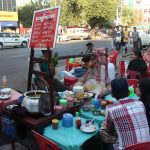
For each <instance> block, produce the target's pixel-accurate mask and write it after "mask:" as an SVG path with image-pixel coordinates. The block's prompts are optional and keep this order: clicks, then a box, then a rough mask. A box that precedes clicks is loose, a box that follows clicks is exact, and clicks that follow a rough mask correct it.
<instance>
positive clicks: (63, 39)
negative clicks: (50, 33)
mask: <svg viewBox="0 0 150 150" xmlns="http://www.w3.org/2000/svg"><path fill="white" fill-rule="evenodd" d="M58 38H60V39H58V40H60V41H62V42H64V41H70V37H69V36H67V35H65V34H64V35H59V36H58Z"/></svg>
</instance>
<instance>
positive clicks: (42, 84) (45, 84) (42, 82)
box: [34, 50, 69, 92]
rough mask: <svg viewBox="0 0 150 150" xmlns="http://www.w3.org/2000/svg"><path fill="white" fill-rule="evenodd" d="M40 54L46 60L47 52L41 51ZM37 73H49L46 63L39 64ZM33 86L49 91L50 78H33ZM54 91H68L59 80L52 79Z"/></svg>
mask: <svg viewBox="0 0 150 150" xmlns="http://www.w3.org/2000/svg"><path fill="white" fill-rule="evenodd" d="M42 54H43V59H46V60H47V59H48V51H47V50H42ZM39 69H40V70H39V71H42V72H46V73H48V72H49V68H48V63H47V62H42V63H41V64H39ZM34 81H35V84H36V85H37V87H38V88H39V89H40V90H46V89H47V88H48V89H49V88H50V87H49V82H50V78H49V77H44V76H38V75H36V76H35V79H34ZM54 89H55V91H56V92H63V91H65V90H69V88H68V87H66V86H64V84H62V83H61V82H60V81H59V80H57V79H54Z"/></svg>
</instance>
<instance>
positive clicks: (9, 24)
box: [0, 11, 18, 32]
mask: <svg viewBox="0 0 150 150" xmlns="http://www.w3.org/2000/svg"><path fill="white" fill-rule="evenodd" d="M17 29H18V13H17V12H7V11H1V12H0V31H3V32H14V31H15V32H16V31H17Z"/></svg>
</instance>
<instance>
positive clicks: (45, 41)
mask: <svg viewBox="0 0 150 150" xmlns="http://www.w3.org/2000/svg"><path fill="white" fill-rule="evenodd" d="M59 18H60V6H56V7H53V8H48V9H42V10H38V11H35V12H34V16H33V21H32V32H31V36H30V43H29V47H33V48H54V47H55V43H56V40H57V31H58V24H59Z"/></svg>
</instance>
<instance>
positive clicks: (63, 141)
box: [43, 118, 99, 150]
mask: <svg viewBox="0 0 150 150" xmlns="http://www.w3.org/2000/svg"><path fill="white" fill-rule="evenodd" d="M81 120H82V124H83V123H85V121H86V119H84V118H81ZM95 125H96V124H95ZM97 127H98V126H97ZM98 129H99V128H98ZM98 131H99V130H97V131H96V132H93V133H84V132H82V131H81V130H80V129H77V128H76V124H75V118H74V123H73V126H72V127H70V128H66V127H63V126H62V120H60V122H59V128H58V129H57V130H54V129H53V128H52V125H49V126H48V127H46V128H45V129H44V132H43V136H45V137H46V138H48V139H50V140H52V141H54V142H55V143H56V144H57V145H58V147H59V148H61V149H62V150H80V147H81V146H82V145H83V143H84V142H86V141H87V140H89V139H90V138H92V137H93V136H94V135H96V134H97V132H98Z"/></svg>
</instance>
